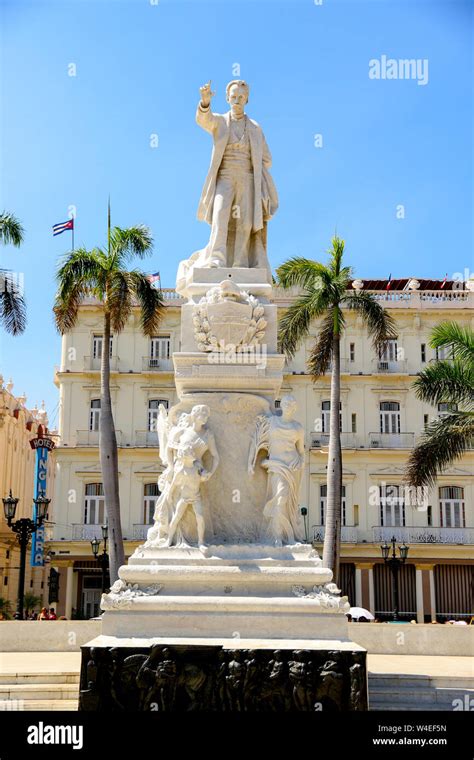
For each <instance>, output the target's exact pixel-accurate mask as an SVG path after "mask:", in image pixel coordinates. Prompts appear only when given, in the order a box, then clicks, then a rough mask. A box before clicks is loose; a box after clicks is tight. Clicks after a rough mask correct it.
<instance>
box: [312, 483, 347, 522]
mask: <svg viewBox="0 0 474 760" xmlns="http://www.w3.org/2000/svg"><path fill="white" fill-rule="evenodd" d="M319 488H320V501H319V508H320V513H319V514H320V521H321V522H320V524H321V525H324V518H325V515H326V502H327V496H328V487H327V485H321V486H320V487H319ZM341 497H342V498H341V513H342V514H341V517H342V525H345V524H346V487H345V486H342V487H341Z"/></svg>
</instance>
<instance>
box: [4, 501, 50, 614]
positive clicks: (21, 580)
mask: <svg viewBox="0 0 474 760" xmlns="http://www.w3.org/2000/svg"><path fill="white" fill-rule="evenodd" d="M2 501H3V511H4V513H5V519H6V521H7V525H8V527H9V528H11V529H12V531H13V532H14V533H16V538H17V541H18V543H19V544H20V573H19V576H18V600H17V607H16V613H15V617H16V618H17V620H23V598H24V595H25V568H26V550H27V548H28V544H29V541H30V537H31V536H32V535H33V533H36V531H37V530H38V528H39V527H40V526H41V525H42V524H43V522H44V520H45V519H46V515H47V514H48V507H49V504H50V502H51V499H47V498H46V496H43V495H40V496H38V497H37V498H36V499H34V502H35V505H36V513H35V514H36V521H34V520H30V518H29V517H21V518H20V519H19V520H15V513H16V508H17V506H18V502H19V501H20V500H19V499H17V498H15V497H14V496H12V491H11V489H10V494H9V495H8V496H7V498H6V499H2Z"/></svg>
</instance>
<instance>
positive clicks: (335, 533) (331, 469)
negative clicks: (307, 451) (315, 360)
mask: <svg viewBox="0 0 474 760" xmlns="http://www.w3.org/2000/svg"><path fill="white" fill-rule="evenodd" d="M340 400H341V359H340V344H339V335H334V337H333V344H332V372H331V409H330V417H329V453H328V464H327V499H326V515H325V523H326V524H325V531H324V547H323V565H324V567H329V568H330V569H331V570H332V572H333V580H334V582H335V583H338V582H339V554H340V543H341V493H342V453H341V434H340V430H339V404H340Z"/></svg>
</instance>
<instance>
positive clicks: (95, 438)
mask: <svg viewBox="0 0 474 760" xmlns="http://www.w3.org/2000/svg"><path fill="white" fill-rule="evenodd" d="M115 437H116V439H117V446H121V445H122V431H121V430H116V431H115ZM76 445H77V446H98V445H99V431H98V430H78V431H77V435H76Z"/></svg>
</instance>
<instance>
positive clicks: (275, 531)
mask: <svg viewBox="0 0 474 760" xmlns="http://www.w3.org/2000/svg"><path fill="white" fill-rule="evenodd" d="M281 410H282V414H281V416H278V415H276V414H273V415H272V416H271V417H266V416H264V415H262V416H260V417H259V418H258V420H257V428H256V431H255V435H254V438H253V440H252V444H251V446H250V452H249V464H248V470H249V473H250V474H252V475H253V473H254V472H255V465H256V461H257V455H258V453H259V451H260V450H261V449H265V450H266V451H267V452H268V459H264V460H263V462H262V463H261V466H262V467H264V468H265V469H266V470H267V472H268V481H267V495H266V502H265V507H264V509H263V516H264V518H265V533H266V536H265V537H266V538H268V539H270V540H271V541H272V542H273V543H274V544H275V545H276V546H282V545H283V544H284V543H286V544H292V543H295V542H299V541H303V537H302V536H303V529H302V524H301V514H300V510H299V503H298V496H299V490H300V483H301V475H302V472H303V467H304V430H303V426H302V425H300V423H299V422H297V421H296V420H295V419H294V415H295V412H296V401H295V399H294V397H293V396H284V397H283V398H282V400H281Z"/></svg>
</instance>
